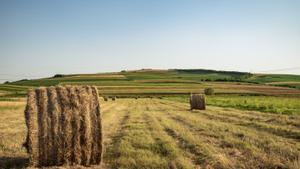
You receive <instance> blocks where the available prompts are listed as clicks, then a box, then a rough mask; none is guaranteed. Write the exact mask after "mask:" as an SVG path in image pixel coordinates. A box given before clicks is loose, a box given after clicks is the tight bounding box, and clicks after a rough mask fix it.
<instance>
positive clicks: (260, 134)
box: [0, 99, 300, 169]
mask: <svg viewBox="0 0 300 169" xmlns="http://www.w3.org/2000/svg"><path fill="white" fill-rule="evenodd" d="M100 102H101V108H102V113H103V114H102V120H103V123H102V125H103V135H104V140H103V141H104V154H103V162H104V164H103V168H108V169H109V168H128V169H129V168H130V169H131V168H136V169H137V168H225V169H226V168H228V169H229V168H247V169H248V168H250V169H252V168H253V169H257V168H291V169H298V168H300V126H299V124H300V116H298V115H278V114H269V113H261V112H258V111H243V110H237V109H233V108H220V107H213V106H207V107H206V108H207V109H206V110H200V111H193V112H191V111H189V108H190V105H189V103H182V102H176V101H169V100H164V99H137V100H136V99H117V100H116V101H114V102H104V101H103V100H101V101H100ZM22 104H23V105H25V103H24V102H20V103H17V104H16V106H15V107H16V108H15V109H0V114H1V116H0V135H3V136H4V137H1V138H0V145H1V146H0V168H10V167H12V166H16V168H21V167H24V166H26V165H27V162H28V161H27V159H28V156H27V154H26V153H25V150H24V149H22V148H21V144H22V141H23V139H24V138H25V136H26V126H25V122H24V118H23V111H24V106H23V107H20V106H19V105H22ZM5 105H7V103H5ZM1 106H2V105H1V102H0V107H1ZM3 138H4V139H3Z"/></svg>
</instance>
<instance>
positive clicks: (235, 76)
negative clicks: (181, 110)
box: [172, 69, 253, 82]
mask: <svg viewBox="0 0 300 169" xmlns="http://www.w3.org/2000/svg"><path fill="white" fill-rule="evenodd" d="M172 70H173V71H176V72H178V73H185V74H203V75H208V78H206V79H202V80H203V81H221V82H224V81H225V82H226V81H229V82H246V79H248V78H250V77H252V76H253V74H251V73H248V72H238V71H219V70H209V69H172ZM209 75H211V77H213V75H215V78H210V77H209ZM247 82H248V81H247Z"/></svg>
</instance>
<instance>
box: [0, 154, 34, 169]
mask: <svg viewBox="0 0 300 169" xmlns="http://www.w3.org/2000/svg"><path fill="white" fill-rule="evenodd" d="M28 162H29V159H28V158H26V157H6V156H4V157H3V156H0V168H1V169H11V168H16V169H19V168H26V167H27V166H28Z"/></svg>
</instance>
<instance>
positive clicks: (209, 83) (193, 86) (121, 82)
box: [0, 69, 300, 97]
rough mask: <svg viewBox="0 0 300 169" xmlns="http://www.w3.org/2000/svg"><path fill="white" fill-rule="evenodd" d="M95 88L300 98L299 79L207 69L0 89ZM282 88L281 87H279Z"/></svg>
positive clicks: (82, 77) (60, 77)
mask: <svg viewBox="0 0 300 169" xmlns="http://www.w3.org/2000/svg"><path fill="white" fill-rule="evenodd" d="M67 84H71V85H95V86H97V87H98V88H99V90H100V93H101V94H102V95H118V96H120V95H122V96H123V95H131V96H134V95H146V96H148V95H178V94H188V93H191V92H203V89H205V88H207V87H212V88H214V89H216V93H219V94H222V93H223V94H224V93H229V94H263V95H278V94H280V95H282V94H289V95H298V94H300V90H296V89H300V76H299V75H276V74H251V73H247V72H235V71H217V70H205V69H169V70H156V69H142V70H130V71H127V70H123V71H121V72H111V73H97V74H70V75H64V74H57V75H54V76H53V77H49V78H42V79H23V80H20V81H15V82H10V83H6V84H2V85H0V97H1V95H2V96H10V97H14V96H24V95H25V94H26V91H27V89H28V88H34V87H39V86H54V85H67ZM276 86H278V87H276Z"/></svg>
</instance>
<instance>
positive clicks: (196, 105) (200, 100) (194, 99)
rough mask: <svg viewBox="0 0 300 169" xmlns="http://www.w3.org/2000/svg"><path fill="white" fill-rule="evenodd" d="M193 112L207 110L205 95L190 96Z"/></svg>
mask: <svg viewBox="0 0 300 169" xmlns="http://www.w3.org/2000/svg"><path fill="white" fill-rule="evenodd" d="M190 106H191V110H193V109H197V110H205V95H203V94H191V96H190Z"/></svg>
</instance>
